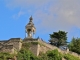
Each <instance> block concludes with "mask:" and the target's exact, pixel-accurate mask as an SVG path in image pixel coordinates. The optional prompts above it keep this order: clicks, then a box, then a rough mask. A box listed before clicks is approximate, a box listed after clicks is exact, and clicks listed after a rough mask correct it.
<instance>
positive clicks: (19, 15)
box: [12, 11, 25, 19]
mask: <svg viewBox="0 0 80 60" xmlns="http://www.w3.org/2000/svg"><path fill="white" fill-rule="evenodd" d="M24 14H25V12H23V11H19V12H18V13H17V14H14V15H13V16H12V17H13V18H14V19H18V18H19V17H21V16H22V15H24Z"/></svg>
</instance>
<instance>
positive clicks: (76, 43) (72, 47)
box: [69, 38, 80, 54]
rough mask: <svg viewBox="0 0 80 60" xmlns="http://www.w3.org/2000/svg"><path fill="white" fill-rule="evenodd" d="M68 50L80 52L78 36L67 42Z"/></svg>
mask: <svg viewBox="0 0 80 60" xmlns="http://www.w3.org/2000/svg"><path fill="white" fill-rule="evenodd" d="M69 50H70V51H73V52H76V53H78V54H80V38H73V39H72V41H71V43H70V44H69Z"/></svg>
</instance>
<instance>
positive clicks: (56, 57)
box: [39, 50, 62, 60]
mask: <svg viewBox="0 0 80 60" xmlns="http://www.w3.org/2000/svg"><path fill="white" fill-rule="evenodd" d="M39 60H62V55H61V54H60V53H59V52H58V50H52V51H47V52H46V53H45V54H44V53H42V54H40V56H39Z"/></svg>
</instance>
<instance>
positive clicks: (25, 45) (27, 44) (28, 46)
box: [22, 43, 31, 50]
mask: <svg viewBox="0 0 80 60" xmlns="http://www.w3.org/2000/svg"><path fill="white" fill-rule="evenodd" d="M30 45H31V43H23V44H22V48H25V49H28V50H29V48H30Z"/></svg>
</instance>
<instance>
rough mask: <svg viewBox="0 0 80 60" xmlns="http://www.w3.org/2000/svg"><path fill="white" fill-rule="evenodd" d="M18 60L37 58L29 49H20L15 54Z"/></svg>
mask: <svg viewBox="0 0 80 60" xmlns="http://www.w3.org/2000/svg"><path fill="white" fill-rule="evenodd" d="M17 59H18V60H35V59H37V57H36V56H34V55H33V54H32V53H31V52H30V51H29V50H26V49H21V50H20V52H18V55H17Z"/></svg>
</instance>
